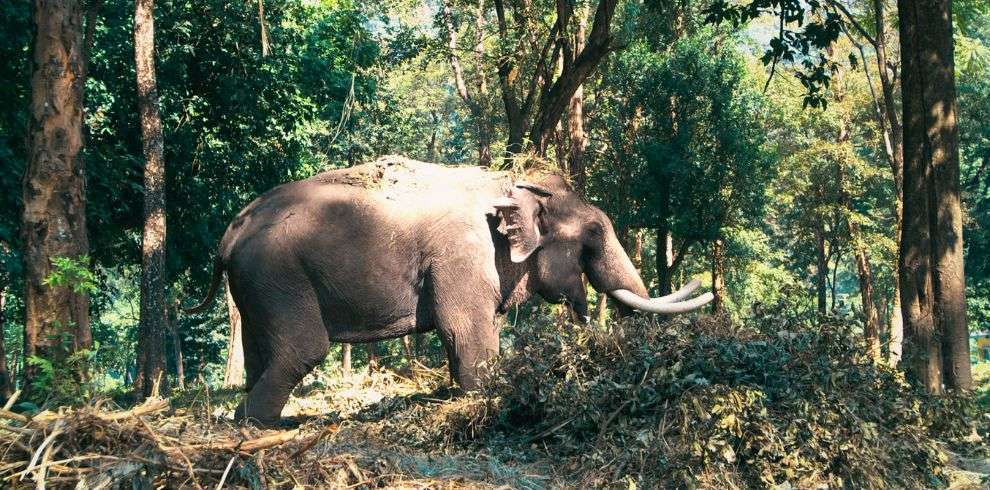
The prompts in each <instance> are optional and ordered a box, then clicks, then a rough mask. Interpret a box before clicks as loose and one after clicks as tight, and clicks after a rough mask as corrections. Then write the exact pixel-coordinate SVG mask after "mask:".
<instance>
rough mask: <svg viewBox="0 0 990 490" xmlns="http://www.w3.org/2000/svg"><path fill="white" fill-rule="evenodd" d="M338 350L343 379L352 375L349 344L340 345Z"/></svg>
mask: <svg viewBox="0 0 990 490" xmlns="http://www.w3.org/2000/svg"><path fill="white" fill-rule="evenodd" d="M340 350H341V354H340V357H341V359H340V370H341V372H343V374H344V376H345V377H349V376H350V375H351V374H353V373H354V371H353V369H351V344H343V345H341V347H340Z"/></svg>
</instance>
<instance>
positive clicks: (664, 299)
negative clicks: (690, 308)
mask: <svg viewBox="0 0 990 490" xmlns="http://www.w3.org/2000/svg"><path fill="white" fill-rule="evenodd" d="M698 286H701V281H699V280H697V279H695V280H693V281H691V282H689V283H687V284H685V285H684V287H682V288H681V289H678V290H677V291H674V292H673V293H670V294H668V295H666V296H660V297H659V298H650V301H651V302H653V303H654V304H658V305H662V304H666V303H676V302H678V301H680V300H682V299H684V298H687V297H688V296H690V295H691V293H692V292H694V290H695V289H698Z"/></svg>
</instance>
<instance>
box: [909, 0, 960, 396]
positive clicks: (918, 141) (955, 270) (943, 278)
mask: <svg viewBox="0 0 990 490" xmlns="http://www.w3.org/2000/svg"><path fill="white" fill-rule="evenodd" d="M897 6H898V14H899V15H898V18H899V22H900V32H901V64H902V67H903V68H902V70H901V72H902V76H903V81H902V87H903V88H902V92H903V97H902V99H903V107H902V110H903V118H902V119H903V125H904V229H903V232H902V237H903V240H902V250H901V261H902V262H901V267H902V269H906V270H902V271H901V272H902V273H901V280H902V282H901V288H902V297H901V301H902V308H903V309H904V323H905V325H904V327H905V345H904V354H905V357H906V358H907V359H908V363H909V364H908V365H909V367H910V368H911V369H912V371H913V372H914V374H915V376H916V377H917V378H918V380H919V381H920V382H921V384H922V386H924V387H925V388H927V389H928V390H929V391H932V392H939V391H940V390H941V385H940V383H941V381H943V377H944V382H945V386H946V387H948V388H954V389H962V390H968V389H971V388H972V372H971V367H970V361H969V327H968V325H967V320H966V285H965V276H964V273H963V236H962V209H961V202H960V194H959V149H958V130H957V127H956V90H955V74H954V60H953V56H954V54H953V43H952V12H951V9H952V7H951V1H950V0H933V1H928V2H923V1H920V0H899V1H898V5H897ZM922 228H927V229H925V230H922ZM908 240H911V242H910V243H909V242H908ZM937 354H940V355H942V356H945V357H946V358H945V359H944V360H942V359H940V358H939V356H938V355H937ZM940 361H941V362H940ZM942 367H944V368H945V371H944V372H941V373H939V369H940V368H942ZM939 374H941V376H939Z"/></svg>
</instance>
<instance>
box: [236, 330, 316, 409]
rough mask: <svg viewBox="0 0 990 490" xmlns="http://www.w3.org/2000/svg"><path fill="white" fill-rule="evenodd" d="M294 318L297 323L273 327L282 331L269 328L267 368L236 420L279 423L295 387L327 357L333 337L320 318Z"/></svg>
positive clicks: (261, 374) (256, 382)
mask: <svg viewBox="0 0 990 490" xmlns="http://www.w3.org/2000/svg"><path fill="white" fill-rule="evenodd" d="M293 320H294V324H292V323H280V324H279V325H278V326H274V325H273V326H272V327H270V328H273V329H276V328H277V329H279V330H272V331H269V334H268V335H269V340H270V341H272V343H271V345H270V346H269V349H268V351H269V352H268V355H267V356H263V357H266V358H267V359H266V361H267V362H266V363H265V366H264V370H263V371H261V372H260V373H258V374H257V379H256V381H255V382H254V383H253V385H252V386H251V387H250V390H249V391H248V394H247V396H246V397H245V398H244V401H242V402H241V405H240V406H238V407H237V411H236V412H235V416H234V417H235V419H237V420H250V421H252V422H255V423H258V424H260V425H273V424H275V423H277V422H278V420H279V418H280V417H281V415H282V408H283V407H285V403H286V402H287V401H288V400H289V394H290V393H291V392H292V390H293V388H295V387H296V385H298V384H299V382H300V381H302V379H303V377H305V376H306V375H307V374H309V372H310V371H312V370H313V368H314V367H316V365H318V364H319V363H320V362H322V361H323V359H324V358H326V356H327V352H329V350H330V340H329V338H328V337H327V334H326V329H325V328H324V327H323V323H322V321H321V320H320V319H319V317H317V318H315V319H305V320H304V319H302V318H298V317H297V318H294V319H293ZM273 331H281V332H289V331H291V332H293V335H288V336H275V335H272V333H271V332H273ZM287 337H288V338H287ZM251 377H253V376H251V375H250V374H249V378H251ZM248 381H249V383H250V381H251V380H250V379H249V380H248Z"/></svg>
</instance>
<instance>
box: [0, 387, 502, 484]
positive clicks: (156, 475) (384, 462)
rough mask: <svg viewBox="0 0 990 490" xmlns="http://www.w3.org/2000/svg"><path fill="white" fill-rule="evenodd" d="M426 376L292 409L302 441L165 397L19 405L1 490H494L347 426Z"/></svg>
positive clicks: (6, 422)
mask: <svg viewBox="0 0 990 490" xmlns="http://www.w3.org/2000/svg"><path fill="white" fill-rule="evenodd" d="M423 372H425V373H426V374H424V373H423ZM423 372H420V373H418V375H417V376H414V377H412V378H404V377H400V376H397V375H395V374H394V373H390V372H384V373H374V374H371V375H361V376H355V377H353V378H351V379H350V380H348V381H340V380H336V381H335V382H334V386H332V387H330V388H329V389H327V390H325V391H322V390H321V391H315V392H312V393H309V395H310V396H308V397H307V398H301V399H295V400H294V401H293V403H294V406H293V407H291V408H292V410H293V411H295V412H296V413H299V414H303V415H302V416H301V417H302V419H303V420H302V423H301V424H300V425H299V427H298V428H295V429H292V430H261V429H256V428H250V427H242V426H237V425H234V424H233V423H232V422H231V421H230V420H229V418H227V417H224V416H221V417H219V418H218V417H216V416H215V415H217V414H223V413H224V412H225V411H224V410H223V409H221V408H217V407H215V406H209V405H204V406H197V405H195V404H191V406H185V407H173V406H172V405H171V404H170V403H169V401H168V400H163V399H158V398H154V399H148V400H147V401H145V402H144V403H143V404H140V405H138V406H135V407H133V408H130V409H126V410H122V409H119V410H113V409H108V408H107V406H108V405H110V402H109V401H107V400H101V401H100V402H94V403H93V404H91V405H87V406H84V407H79V408H66V407H62V408H60V409H58V410H57V411H43V412H41V413H38V414H36V415H34V416H27V415H23V414H19V413H15V412H12V411H10V408H11V406H12V405H13V403H14V401H15V400H16V398H12V399H11V400H10V401H8V404H7V406H6V407H4V408H3V409H0V419H2V421H0V487H4V488H19V487H25V488H26V487H36V488H44V487H45V486H46V485H47V486H49V487H55V488H66V487H77V488H90V489H98V488H117V487H119V486H120V485H121V484H122V483H126V484H127V485H130V486H135V488H137V487H141V488H151V487H156V488H161V487H167V488H180V487H181V488H221V487H240V488H279V487H286V488H294V487H299V486H306V487H309V486H316V487H331V488H347V487H355V488H356V487H365V488H366V487H379V486H388V487H404V488H426V487H431V488H435V487H443V488H459V487H471V488H478V487H485V486H489V485H488V484H487V483H486V482H485V480H486V479H487V476H486V474H485V471H483V470H482V469H481V463H475V462H473V461H472V458H470V457H466V458H463V459H455V458H452V457H449V456H448V457H447V461H441V462H439V463H435V464H434V466H436V468H434V467H427V466H426V464H425V462H430V461H431V456H428V455H425V454H418V453H415V452H409V451H407V450H406V448H405V447H403V446H402V445H387V444H376V443H375V442H374V441H371V440H369V435H370V433H369V431H368V427H370V426H371V425H374V424H372V423H369V425H367V426H365V424H362V423H354V422H352V421H349V420H345V421H344V422H343V423H341V415H350V414H353V413H354V412H355V411H357V410H359V409H361V408H362V407H367V406H369V405H374V402H377V401H380V400H382V399H383V398H385V397H387V396H395V395H394V394H402V393H412V392H414V391H415V389H416V388H417V387H420V388H422V386H423V384H424V381H423V379H424V377H425V378H426V379H427V381H426V383H427V384H429V383H433V381H430V380H432V379H435V378H437V374H436V372H435V370H423ZM323 398H325V399H323ZM317 405H320V406H317ZM337 409H340V411H338V410H337ZM228 415H229V414H228ZM297 419H298V417H297ZM472 468H475V470H472Z"/></svg>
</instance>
